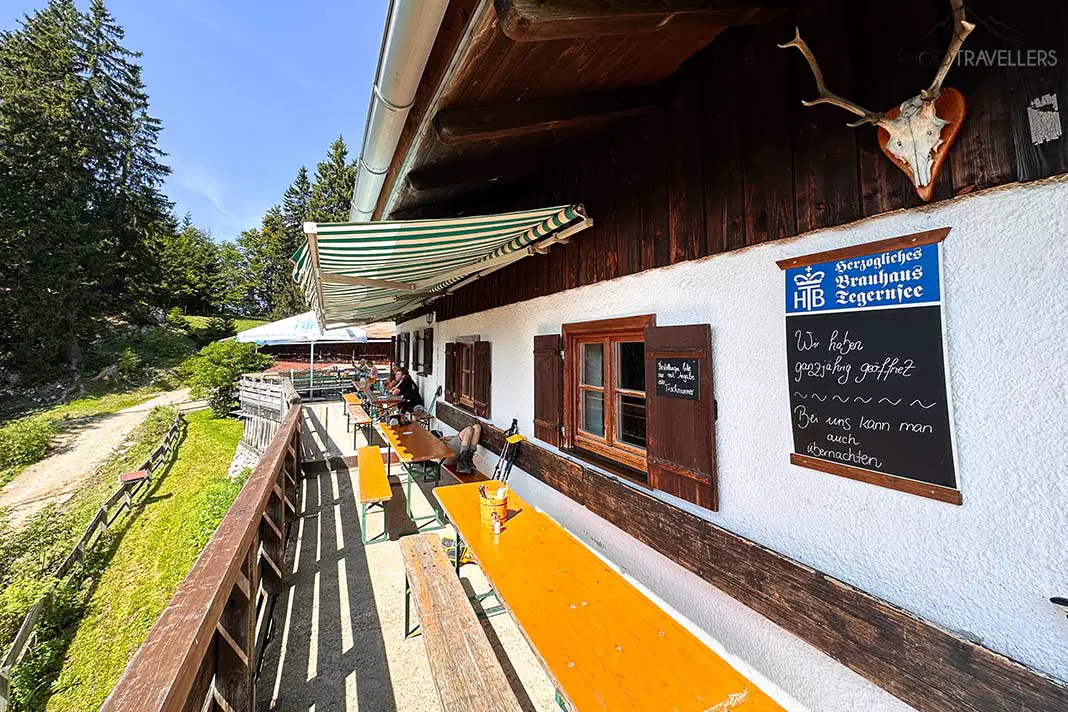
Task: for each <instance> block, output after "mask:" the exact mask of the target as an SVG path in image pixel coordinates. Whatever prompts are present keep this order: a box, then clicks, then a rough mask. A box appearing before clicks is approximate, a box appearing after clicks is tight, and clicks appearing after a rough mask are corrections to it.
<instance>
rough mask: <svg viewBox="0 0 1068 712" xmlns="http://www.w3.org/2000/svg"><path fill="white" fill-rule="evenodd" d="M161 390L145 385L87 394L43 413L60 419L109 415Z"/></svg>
mask: <svg viewBox="0 0 1068 712" xmlns="http://www.w3.org/2000/svg"><path fill="white" fill-rule="evenodd" d="M160 390H161V389H160V388H158V387H156V386H143V387H141V388H134V389H133V390H125V391H113V392H104V393H97V394H90V395H85V396H82V397H81V398H77V399H75V400H72V401H70V402H69V403H63V404H62V405H57V406H55V407H54V408H49V409H48V410H46V411H45V412H44V413H43V414H42V415H45V416H47V417H49V418H51V419H53V420H58V419H60V418H91V417H96V416H100V415H107V414H108V413H117V412H118V411H120V410H123V409H124V408H129V407H131V406H135V405H140V404H141V403H144V402H145V401H147V400H149V399H150V398H152V397H154V396H156V395H159V393H160Z"/></svg>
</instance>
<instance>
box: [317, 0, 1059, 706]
mask: <svg viewBox="0 0 1068 712" xmlns="http://www.w3.org/2000/svg"><path fill="white" fill-rule="evenodd" d="M958 4H959V3H958ZM966 15H967V21H969V22H971V23H974V24H975V26H976V27H975V29H974V31H973V32H972V33H971V34H970V36H968V37H967V38H966V39H965V40H964V42H963V46H962V48H961V50H960V53H958V54H956V55H955V56H954V55H951V56H950V60H951V62H952V63H951V64H950V65H947V69H948V75H946V77H945V83H944V87H945V88H946V89H947V90H948V89H949V88H952V89H955V90H958V91H959V92H960V95H961V96H962V97H963V102H964V103H965V104H966V106H967V112H966V116H965V118H964V119H963V122H961V121H960V114H959V113H953V114H952V115H947V114H945V111H947V110H949V109H943V108H941V104H939V105H937V106H936V110H937V111H939V112H942V114H939V116H948V121H949V123H948V124H946V126H948V128H942V125H941V124H934V123H926V124H917V126H936V127H937V128H936V135H935V136H933V137H929V138H931V139H932V141H936V140H941V144H940V145H938V146H937V147H936V148H935V149H934V153H933V154H930V153H929V152H927V153H924V155H919V154H918V153H917V154H916V155H917V156H918V158H915V159H912V160H914V163H913V164H909V163H908V161H904V165H905V166H906V167H907V166H909V165H911V166H912V175H913V176H917V175H919V174H923V173H925V172H930V173H931V174H932V178H931V180H930V181H929V184H928V185H927V186H921V190H919V191H918V190H917V189H916V186H914V183H913V181H911V180H910V176H909V175H907V174H906V171H904V170H902V168H901V164H902V160H903V159H897V160H895V159H894V158H893V149H894V147H893V146H891V145H889V141H892V140H894V138H893V136H890V139H888V138H887V136H888V135H890V134H888V133H887V132H886V130H885V129H884V128H876V126H873V125H870V124H871V123H873V122H876V121H886V120H888V119H887V117H882V118H878V119H877V118H873V117H869V118H870V119H871V121H869V123H868V124H865V125H861V126H857V127H850V126H847V125H846V124H847V122H849V121H852V120H854V119H856V118H858V116H853V115H850V114H849V113H847V111H846V110H843V108H841V105H842V104H843V103H851V102H855V105H854V106H856V107H857V108H859V107H868V108H870V109H872V110H874V111H877V112H884V111H886V110H888V109H891V108H893V107H897V106H898V105H900V104H901V103H902V102H905V101H906V100H907V99H909V98H910V97H918V101H920V102H921V103H922V96H923V95H921V93H920V92H921V90H924V89H925V88H928V87H929V86H933V85H932V81H933V80H935V77H936V73H937V71H938V69H939V64H940V62H942V60H943V58H944V57H945V56H946V46H947V45H949V44H950V42H951V38H952V37H953V36H954V32H959V31H960V25H959V24H958V23H955V22H954V17H953V13H952V12H951V3H950V2H949V1H948V0H900V1H899V2H886V3H875V2H864V3H859V2H848V1H847V0H815V1H811V2H808V1H801V2H796V3H795V2H771V1H770V0H739V1H735V2H720V1H718V0H707V1H705V2H697V1H696V0H694V1H687V0H678V1H675V0H668V1H665V2H659V3H650V2H643V1H641V0H612V1H610V2H598V3H592V2H591V3H577V2H565V1H564V0H496V2H489V1H488V0H452V2H450V3H449V4H448V8H447V10H446V11H445V14H444V17H443V20H442V22H441V24H440V27H439V28H438V29H437V34H436V37H435V39H434V41H433V44H432V46H433V49H432V51H431V52H430V54H429V59H428V61H427V64H426V68H425V70H424V71H423V73H422V76H421V79H420V80H419V83H418V86H417V87H416V88H415V91H414V101H413V102H412V103H411V107H410V112H409V113H408V115H407V118H406V120H405V121H404V123H403V130H402V131H401V133H400V134H399V140H398V142H397V146H396V150H395V151H393V152H392V154H388V155H389V156H390V157H389V163H388V168H387V169H386V170H384V172H380V173H375V172H374V171H375V170H379V169H378V168H374V167H373V166H371V165H370V163H367V161H369V160H370V159H369V158H368V156H369V149H370V148H373V147H369V145H368V144H367V143H365V145H364V155H365V166H364V169H363V170H364V171H365V172H364V174H361V181H364V180H365V179H366V180H367V181H371V180H372V179H374V180H375V181H377V182H376V187H375V190H373V191H370V192H364V193H358V195H357V200H356V201H355V202H356V207H357V210H360V203H361V200H363V201H364V202H366V201H367V200H368V196H370V200H371V207H372V208H373V210H372V211H371V212H372V215H371V217H373V219H374V220H415V219H442V220H444V219H451V218H458V217H463V216H476V215H491V214H497V213H507V212H512V211H533V210H536V209H539V208H543V207H545V206H570V205H574V204H581V205H582V206H583V208H584V215H585V216H586V217H587V218H588V219H589V220H592V227H589V229H587V230H585V231H583V232H580V233H578V234H574V235H572V236H571V237H570V239H569V240H567V241H566V244H563V242H560V243H558V244H554V245H552V246H551V247H546V248H545V250H542V251H540V252H544V254H540V253H539V250H537V249H534V250H532V254H531V256H529V257H527V258H525V259H521V260H518V261H515V262H513V263H509V264H507V265H505V266H503V267H500V268H495V269H493V270H486V271H485V273H484V274H482V275H481V276H477V277H476V278H471V279H467V280H466V281H465V282H463V283H460V286H457V285H456V284H452V283H448V284H451V285H452V286H448V285H446V286H448V288H447V289H446V286H440V285H439V286H440V289H438V291H436V292H434V293H433V294H431V295H430V296H427V297H426V298H424V299H422V300H421V302H420V303H416V304H412V303H408V302H400V301H395V302H393V304H400V305H401V306H399V307H393V306H390V304H391V302H390V301H389V299H388V298H383V299H380V300H378V301H376V304H377V305H378V306H377V307H376V308H377V309H379V310H385V311H386V312H388V311H389V310H390V309H402V310H403V313H398V312H396V311H394V313H392V314H383V313H382V312H381V311H379V312H377V313H376V314H377V316H379V317H381V318H387V317H389V316H394V317H396V320H397V323H398V339H397V344H398V360H399V361H401V362H403V363H407V364H409V365H411V366H412V367H413V368H414V370H416V371H417V372H418V373H420V374H421V375H420V381H421V384H422V388H423V392H424V395H425V396H428V395H429V394H431V393H433V392H434V390H435V389H436V388H437V387H438V386H439V385H440V386H442V387H443V389H444V392H445V398H444V400H445V401H447V402H439V404H438V418H439V420H440V421H441V422H443V423H444V424H445V425H446V426H448V427H449V428H452V429H460V428H462V427H463V426H464V425H466V424H468V423H471V422H474V421H475V420H480V421H482V422H483V423H485V424H487V425H488V426H495V427H496V428H497V429H503V428H505V427H506V426H507V425H508V424H509V423H510V422H511V420H512V419H513V418H516V419H518V424H519V429H520V432H521V433H523V434H524V435H525V436H526V437H527V438H528V440H527V442H525V443H524V444H523V445H522V446H521V449H520V455H519V460H518V462H517V468H519V471H518V472H517V473H516V474H513V476H512V483H513V486H514V487H515V488H516V490H518V491H519V492H520V493H521V494H522V496H523V497H524V498H525V499H526V500H527V501H528V502H531V503H534V504H536V505H537V506H538V507H540V508H542V509H543V510H544V511H546V512H548V513H549V514H550V515H551V516H553V517H554V518H555V519H557V520H558V521H559V522H560V523H561V524H563V525H564V526H565V527H567V528H568V529H569V530H570V531H571V532H573V533H574V534H576V535H577V536H579V537H580V538H582V539H583V540H584V541H585V542H586V543H587V544H588V545H589V546H591V547H592V548H594V549H595V550H597V551H598V552H600V553H601V554H603V555H604V556H605V557H607V558H608V559H609V560H611V561H612V562H614V563H615V564H616V565H618V566H619V567H620V568H621V569H622V570H623V571H624V572H626V573H627V574H628V575H629V576H631V577H632V578H633V579H634V580H635V581H637V582H640V583H641V584H642V585H643V586H645V587H646V588H647V589H648V590H650V591H651V592H652V593H653V594H655V595H656V596H658V597H659V598H660V599H662V600H663V602H664V604H665V605H666V606H668V607H670V608H671V609H673V610H674V611H676V612H677V614H678V615H679V616H680V617H682V618H683V619H685V620H687V621H688V622H689V623H690V624H692V626H693V627H694V628H695V629H699V630H700V631H702V632H703V634H705V635H707V636H708V637H710V638H712V639H714V640H715V641H717V642H718V644H719V645H720V646H722V648H723V649H724V650H726V652H727V654H728V655H729V656H730V659H731V660H733V661H738V662H739V664H740V665H744V666H747V669H748V670H750V671H752V672H753V674H754V675H755V676H756V677H755V678H754V679H759V680H761V681H762V683H761V687H762V688H763V689H765V690H768V691H769V692H770V691H775V692H776V694H777V699H779V700H780V702H783V701H785V702H784V703H791V704H792V703H794V702H796V704H797V705H799V706H798V707H795V708H798V709H800V708H806V709H811V710H819V711H820V712H855V711H856V710H861V709H863V710H871V711H873V712H874V711H876V710H878V711H891V710H894V711H897V710H909V709H917V710H945V711H947V712H949V711H953V712H959V711H962V710H971V711H978V710H1010V709H1011V710H1050V711H1052V710H1064V709H1068V687H1066V685H1065V682H1064V681H1065V680H1068V620H1065V616H1064V612H1063V611H1062V610H1059V609H1058V607H1057V606H1056V605H1054V604H1053V603H1051V602H1050V598H1051V597H1055V596H1068V557H1066V555H1065V546H1064V541H1063V539H1064V535H1065V531H1068V519H1066V514H1065V513H1066V512H1068V485H1066V481H1068V480H1066V479H1065V478H1066V474H1068V451H1066V449H1065V443H1066V442H1068V380H1066V378H1068V377H1066V376H1065V365H1066V364H1068V338H1066V337H1065V334H1066V333H1068V311H1066V307H1065V305H1066V304H1068V261H1066V259H1065V245H1066V244H1068V177H1066V173H1068V137H1066V136H1065V133H1066V132H1068V119H1066V118H1065V116H1066V113H1068V4H1066V3H1063V2H1059V3H1041V8H1039V7H1038V5H1036V4H1034V3H1021V2H1009V1H1008V0H982V1H981V0H976V1H975V2H969V3H968V5H967V8H966ZM959 19H960V18H959V17H958V20H959ZM795 27H796V28H799V30H800V36H801V37H802V38H803V39H804V41H806V42H807V46H808V47H811V54H812V56H813V57H814V58H815V59H816V60H818V63H819V66H820V67H822V71H823V75H824V79H825V83H826V91H827V92H834V93H835V94H836V95H837V96H838V97H845V99H844V100H842V101H840V102H838V105H837V106H834V105H832V106H811V107H806V106H803V105H802V101H803V100H812V99H815V98H816V97H817V86H816V82H815V81H814V79H813V68H812V67H811V66H810V65H809V64H808V63H806V61H805V57H804V56H803V55H802V53H800V52H798V51H797V49H796V48H795V47H786V48H779V47H777V45H781V44H786V43H789V42H790V41H791V39H792V38H794V36H795ZM825 95H826V93H825ZM935 95H937V96H938V97H942V96H943V95H945V96H949V95H948V94H945V93H944V94H939V93H938V91H937V87H936V91H935ZM932 101H934V99H932ZM942 101H943V99H942V98H939V99H938V102H942ZM919 105H920V104H917V106H919ZM947 106H948V105H947ZM958 110H959V106H957V107H956V108H954V109H952V111H958ZM958 129H959V133H958V132H957V131H958ZM939 131H941V132H942V133H941V134H939V133H938V132H939ZM914 133H915V132H914ZM951 134H952V136H951ZM922 138H923V137H918V136H913V137H912V139H910V140H916V141H917V142H919V141H920V140H921V139H922ZM951 138H952V139H955V140H952V141H951V140H950V139H951ZM880 140H881V141H882V145H881V144H880ZM947 146H948V152H947ZM884 149H885V150H884ZM925 151H926V149H925ZM943 154H944V156H943ZM928 159H930V160H928ZM895 163H898V164H899V165H895ZM379 168H381V167H379ZM939 168H940V170H939ZM372 169H374V170H372ZM375 176H377V178H375ZM917 182H922V179H921V180H918V181H917ZM924 188H925V189H926V190H927V191H929V192H931V194H932V195H931V200H930V201H929V202H925V201H924V200H923V199H922V198H921V197H920V195H919V193H920V192H924V190H923V189H924ZM358 190H362V189H358ZM376 196H377V197H376ZM367 210H369V209H367ZM365 212H366V210H365ZM361 217H363V216H362V215H361ZM339 229H340V228H339ZM313 247H314V245H313ZM535 247H536V245H535ZM315 264H316V266H317V263H315ZM361 279H363V278H359V277H350V278H348V281H344V278H339V280H338V281H336V282H335V283H334V284H335V286H336V285H338V284H341V285H350V286H346V287H345V289H349V288H350V287H351V285H357V284H363V283H364V282H373V280H367V279H364V280H363V282H361V281H360V280H361ZM379 284H381V283H379ZM313 286H314V285H313ZM341 289H342V288H341V287H336V290H335V291H334V292H331V291H329V290H328V291H327V292H326V293H325V295H326V296H324V297H323V302H322V303H321V304H320V305H319V306H320V307H321V308H322V313H323V314H326V315H327V316H328V320H333V321H336V322H338V323H341V322H344V321H346V312H345V309H346V308H348V307H347V306H345V304H347V303H346V302H344V301H343V298H344V295H342V293H341V291H340V290H341ZM400 289H403V285H401V287H400ZM435 289H437V287H435ZM352 294H355V292H353V293H352ZM333 295H341V296H336V297H335V296H333ZM352 298H353V299H355V297H352ZM332 300H342V301H332ZM382 305H385V306H382ZM353 313H354V314H355V312H353ZM353 320H354V321H357V322H358V321H359V318H357V317H353ZM483 444H484V445H486V447H487V449H488V451H487V452H486V453H484V456H485V457H488V458H490V462H489V464H488V465H487V469H491V468H492V452H493V451H494V450H495V449H499V446H500V439H499V433H498V431H497V430H494V429H492V428H487V435H486V437H485V438H484V443H483Z"/></svg>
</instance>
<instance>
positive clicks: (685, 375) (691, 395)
mask: <svg viewBox="0 0 1068 712" xmlns="http://www.w3.org/2000/svg"><path fill="white" fill-rule="evenodd" d="M656 394H657V395H658V396H667V397H668V398H685V399H687V400H701V360H700V359H696V358H658V359H657V360H656Z"/></svg>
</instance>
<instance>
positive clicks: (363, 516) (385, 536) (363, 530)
mask: <svg viewBox="0 0 1068 712" xmlns="http://www.w3.org/2000/svg"><path fill="white" fill-rule="evenodd" d="M376 505H377V506H378V507H380V508H381V509H382V533H381V534H379V535H378V536H376V537H372V538H370V539H368V538H367V512H368V511H369V510H370V509H371V507H374V506H376ZM360 540H361V541H362V542H363V543H364V545H367V544H377V543H378V542H380V541H389V521H388V520H387V518H386V505H385V503H384V502H378V503H376V502H371V503H369V504H361V505H360Z"/></svg>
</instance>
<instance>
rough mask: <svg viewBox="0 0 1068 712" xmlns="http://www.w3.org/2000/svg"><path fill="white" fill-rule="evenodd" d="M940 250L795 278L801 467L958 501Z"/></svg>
mask: <svg viewBox="0 0 1068 712" xmlns="http://www.w3.org/2000/svg"><path fill="white" fill-rule="evenodd" d="M937 248H938V245H936V244H927V245H923V246H922V247H912V248H904V249H898V250H887V251H886V252H883V253H881V254H880V253H876V254H874V255H871V254H866V255H865V256H863V257H862V258H861V259H856V255H854V256H852V257H849V256H847V258H842V259H837V260H834V261H830V262H824V263H815V264H813V263H810V264H808V265H805V266H804V268H801V267H797V268H794V269H789V270H787V280H788V286H787V316H786V356H787V369H788V376H789V387H790V421H791V425H792V429H793V445H794V456H792V458H791V459H792V461H793V462H795V464H800V465H803V466H806V467H812V468H814V469H819V470H823V471H826V472H831V473H833V474H839V475H843V476H846V477H853V478H855V479H861V480H864V481H868V482H873V483H876V484H883V485H885V486H890V487H894V488H896V489H903V490H905V491H909V492H913V493H914V494H921V495H925V496H931V497H934V498H936V499H942V500H944V501H950V502H954V503H959V502H960V496H959V492H956V491H955V490H956V488H957V477H956V470H955V463H954V455H953V431H952V424H951V418H952V416H951V413H952V410H951V406H950V402H949V388H948V387H947V379H946V363H945V348H944V339H943V333H942V303H941V292H940V286H941V285H940V265H939V260H940V252H939V251H938V249H937ZM902 285H904V286H902ZM905 287H907V288H908V291H906V289H905ZM893 478H901V479H902V480H908V481H910V482H898V483H895V481H894V479H893ZM924 485H931V487H924Z"/></svg>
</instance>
